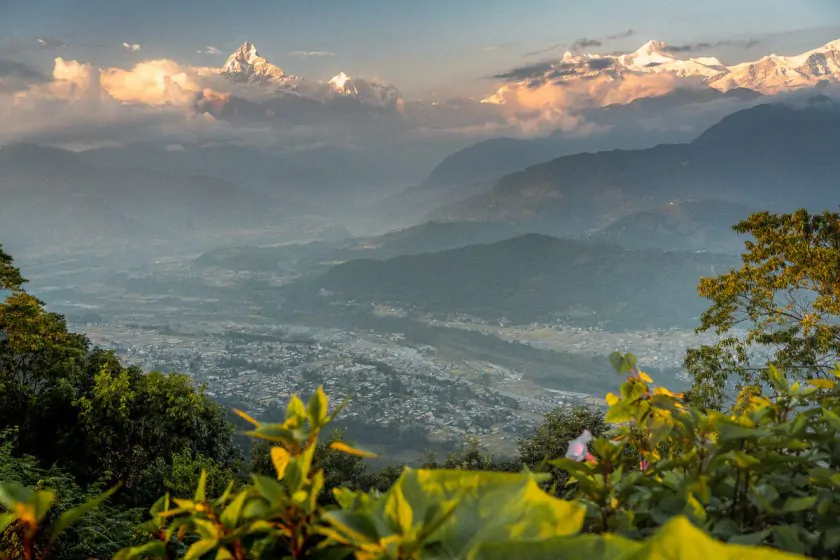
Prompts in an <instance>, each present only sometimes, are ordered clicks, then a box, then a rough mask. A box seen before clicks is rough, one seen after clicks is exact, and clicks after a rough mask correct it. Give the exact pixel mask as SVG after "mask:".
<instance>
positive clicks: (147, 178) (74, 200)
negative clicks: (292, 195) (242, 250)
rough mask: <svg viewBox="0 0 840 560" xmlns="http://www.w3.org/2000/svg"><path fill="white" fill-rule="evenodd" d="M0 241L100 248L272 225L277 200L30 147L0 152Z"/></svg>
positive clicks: (217, 183)
mask: <svg viewBox="0 0 840 560" xmlns="http://www.w3.org/2000/svg"><path fill="white" fill-rule="evenodd" d="M0 198H2V200H3V204H2V205H0V238H2V239H4V240H7V239H8V240H11V241H9V242H10V243H11V242H12V241H14V242H15V243H16V244H17V245H19V246H20V245H25V246H30V245H50V244H56V245H61V246H65V247H72V246H74V245H77V244H78V245H90V244H102V246H103V247H104V246H106V245H113V244H119V243H123V242H132V243H138V244H142V243H143V242H144V241H149V240H155V239H157V240H161V239H163V240H168V241H170V242H171V243H172V244H173V245H175V244H178V243H179V242H183V241H185V240H184V239H179V238H177V237H173V236H177V235H192V234H195V235H199V234H203V233H204V232H211V231H218V232H221V231H226V230H230V229H233V228H259V227H265V226H267V225H272V224H276V223H278V222H279V221H280V219H281V217H282V216H283V215H284V214H286V213H287V211H286V210H285V209H284V208H283V205H282V203H281V201H280V200H278V199H275V198H273V197H268V196H265V195H261V194H258V193H254V192H251V191H247V190H244V189H240V188H238V187H236V186H234V185H232V184H230V183H228V182H225V181H222V180H220V179H216V178H211V177H207V176H183V177H182V176H174V175H168V174H164V173H160V172H157V171H152V170H149V169H144V168H121V169H112V168H107V167H102V166H97V165H94V164H92V163H90V162H87V161H85V160H84V159H82V158H80V157H79V156H78V155H77V154H73V153H71V152H66V151H63V150H57V149H50V148H42V147H38V146H33V145H16V146H9V147H4V148H2V149H0Z"/></svg>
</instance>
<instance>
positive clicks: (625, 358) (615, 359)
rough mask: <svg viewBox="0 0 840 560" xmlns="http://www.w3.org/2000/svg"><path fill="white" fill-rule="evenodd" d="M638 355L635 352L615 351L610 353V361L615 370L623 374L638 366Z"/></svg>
mask: <svg viewBox="0 0 840 560" xmlns="http://www.w3.org/2000/svg"><path fill="white" fill-rule="evenodd" d="M637 361H638V360H637V359H636V356H634V355H633V354H622V353H621V352H613V353H612V354H610V363H611V364H612V366H613V368H615V371H616V372H617V373H619V374H621V375H623V374H625V373H630V372H631V371H632V370H633V369H635V367H636V363H637Z"/></svg>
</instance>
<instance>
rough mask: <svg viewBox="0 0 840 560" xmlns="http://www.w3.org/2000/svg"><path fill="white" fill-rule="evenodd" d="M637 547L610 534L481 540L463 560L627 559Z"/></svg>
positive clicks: (638, 547)
mask: <svg viewBox="0 0 840 560" xmlns="http://www.w3.org/2000/svg"><path fill="white" fill-rule="evenodd" d="M641 548H642V545H641V543H637V542H635V541H631V540H629V539H624V538H621V537H617V536H614V535H603V536H601V535H581V536H579V537H560V538H556V537H555V538H548V539H543V540H538V541H516V540H514V541H506V542H496V543H482V544H480V545H479V546H478V547H477V548H476V549H475V550H473V551H472V552H471V553H470V554H469V555H468V556H467V560H514V559H516V560H519V559H521V560H526V559H527V560H560V559H569V560H576V559H579V558H580V559H589V560H619V559H624V558H630V555H632V554H633V553H634V552H636V551H638V550H639V549H641ZM708 560H713V559H711V558H710V559H708ZM714 560H717V559H714Z"/></svg>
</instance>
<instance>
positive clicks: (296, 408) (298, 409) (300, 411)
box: [286, 395, 306, 420]
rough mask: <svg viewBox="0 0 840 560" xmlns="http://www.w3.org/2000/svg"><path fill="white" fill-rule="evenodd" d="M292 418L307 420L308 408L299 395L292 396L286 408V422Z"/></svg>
mask: <svg viewBox="0 0 840 560" xmlns="http://www.w3.org/2000/svg"><path fill="white" fill-rule="evenodd" d="M292 418H306V407H305V406H304V405H303V401H302V400H300V397H298V396H297V395H292V398H291V399H289V404H288V405H287V406H286V420H291V419H292Z"/></svg>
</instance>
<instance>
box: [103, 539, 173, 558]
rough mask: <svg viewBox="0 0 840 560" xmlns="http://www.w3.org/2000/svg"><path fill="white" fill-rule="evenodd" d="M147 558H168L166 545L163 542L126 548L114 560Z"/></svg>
mask: <svg viewBox="0 0 840 560" xmlns="http://www.w3.org/2000/svg"><path fill="white" fill-rule="evenodd" d="M146 558H166V545H165V544H164V543H163V542H161V541H157V540H156V541H151V542H147V543H145V544H141V545H139V546H132V547H131V548H124V549H122V550H120V551H119V552H118V553H117V554H116V555H115V556H114V560H145V559H146Z"/></svg>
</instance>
